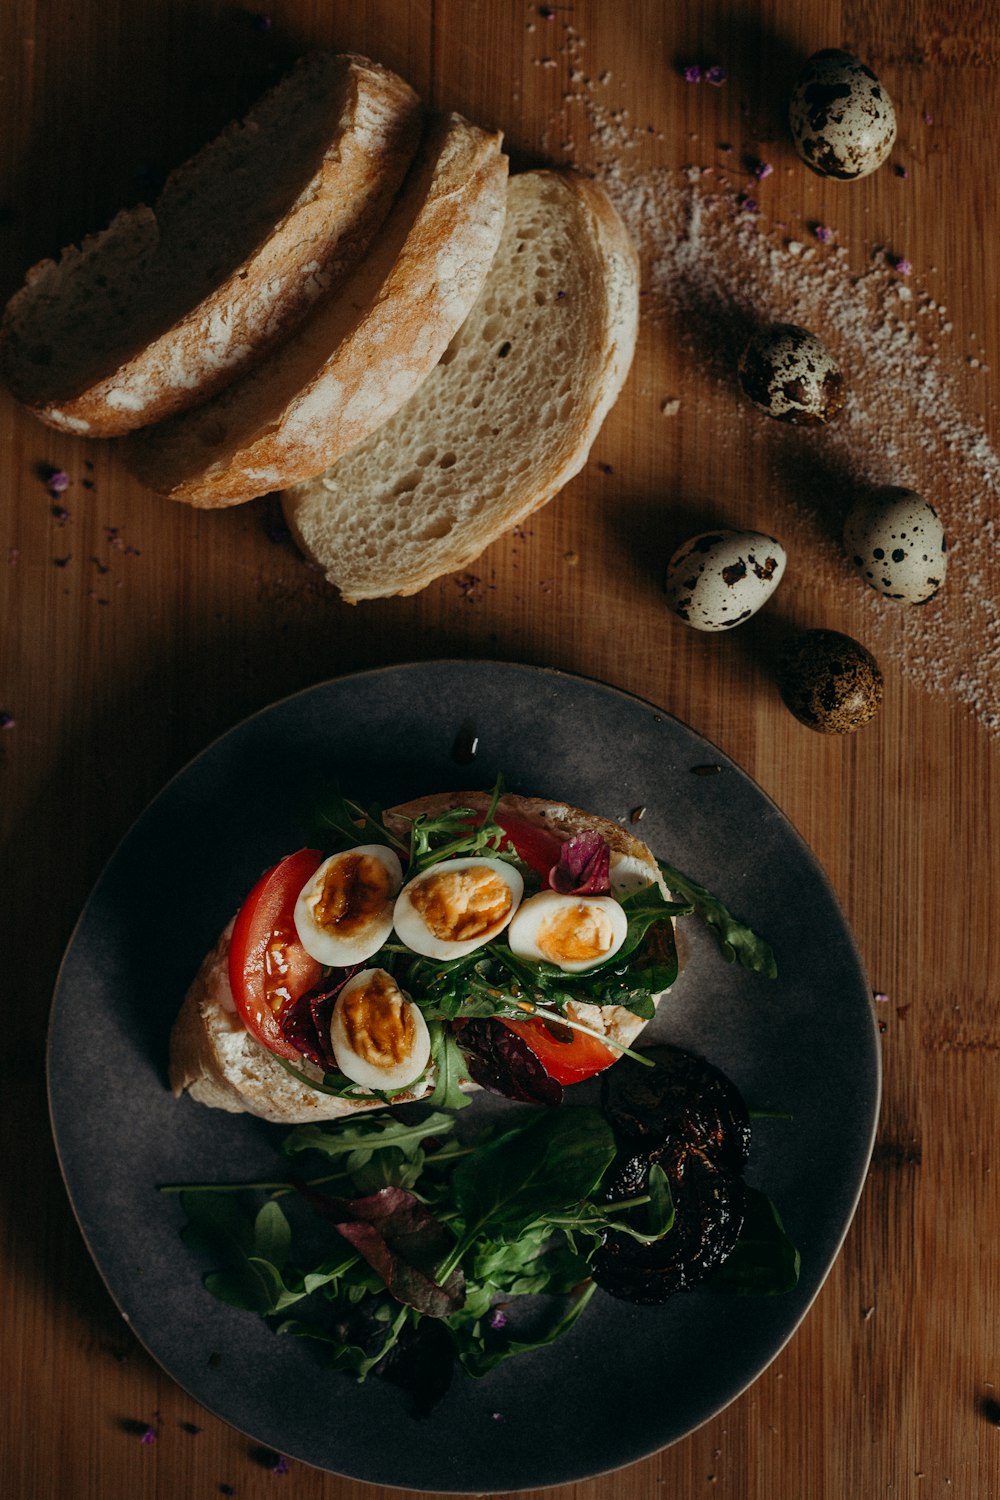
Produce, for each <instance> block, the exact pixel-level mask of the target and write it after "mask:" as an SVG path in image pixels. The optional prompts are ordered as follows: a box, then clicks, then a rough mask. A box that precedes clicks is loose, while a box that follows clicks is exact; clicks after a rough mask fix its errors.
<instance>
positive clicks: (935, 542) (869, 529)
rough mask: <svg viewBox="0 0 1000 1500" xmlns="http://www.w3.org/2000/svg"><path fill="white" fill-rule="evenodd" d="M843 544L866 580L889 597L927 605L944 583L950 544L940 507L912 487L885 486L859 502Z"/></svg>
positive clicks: (848, 521)
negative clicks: (938, 509)
mask: <svg viewBox="0 0 1000 1500" xmlns="http://www.w3.org/2000/svg"><path fill="white" fill-rule="evenodd" d="M844 547H845V550H846V552H847V555H848V557H849V558H851V560H852V562H853V563H854V566H855V567H856V568H857V570H858V572H859V573H860V574H861V577H862V578H863V579H864V580H865V582H866V583H870V584H871V586H872V588H873V589H877V590H878V592H879V593H880V594H884V595H885V597H886V598H887V599H900V600H902V601H903V602H904V603H906V604H925V603H926V602H927V600H928V599H932V598H933V597H934V595H935V594H936V593H937V591H938V589H939V588H940V587H941V585H942V583H943V582H944V575H945V570H946V568H947V565H948V543H947V541H946V539H945V534H944V527H943V526H942V524H941V519H940V517H939V516H938V513H937V511H936V510H935V509H934V507H933V505H931V504H930V502H929V501H927V500H925V499H924V498H923V496H922V495H918V494H916V493H915V492H914V491H913V490H907V489H890V490H882V491H880V492H879V493H877V494H875V495H871V496H866V497H864V498H862V499H860V500H857V501H855V503H854V505H852V506H851V509H850V510H849V511H848V514H847V518H846V520H845V521H844Z"/></svg>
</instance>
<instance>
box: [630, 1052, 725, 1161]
mask: <svg viewBox="0 0 1000 1500" xmlns="http://www.w3.org/2000/svg"><path fill="white" fill-rule="evenodd" d="M643 1055H644V1056H646V1057H649V1058H652V1060H653V1061H654V1062H655V1064H656V1066H655V1068H648V1067H643V1065H642V1064H641V1063H638V1062H635V1061H634V1060H633V1059H632V1058H629V1057H626V1058H623V1059H622V1060H621V1061H620V1062H619V1063H617V1064H616V1065H615V1066H614V1067H613V1068H611V1069H610V1070H609V1071H608V1072H607V1073H606V1074H605V1077H604V1082H603V1089H602V1099H603V1105H604V1112H605V1114H606V1115H607V1117H608V1119H609V1121H610V1122H611V1124H612V1126H613V1128H614V1130H615V1134H616V1135H617V1136H618V1138H619V1140H621V1141H622V1142H623V1143H624V1144H625V1147H626V1149H628V1150H633V1151H637V1152H645V1153H647V1154H651V1155H653V1156H654V1157H655V1156H658V1155H660V1154H661V1153H663V1152H665V1151H666V1152H669V1151H670V1150H671V1149H672V1148H673V1146H674V1145H675V1144H683V1145H685V1146H688V1147H694V1148H696V1149H697V1150H698V1151H700V1152H703V1153H704V1154H705V1156H706V1157H709V1158H710V1159H711V1160H712V1161H713V1162H715V1163H716V1164H717V1165H718V1166H719V1167H724V1168H727V1169H728V1170H730V1171H733V1172H738V1171H740V1170H742V1168H743V1167H744V1166H745V1165H746V1161H747V1157H748V1156H749V1153H750V1119H749V1116H748V1114H747V1108H746V1105H745V1104H744V1102H743V1098H742V1096H741V1094H740V1092H739V1090H738V1089H737V1088H736V1086H735V1084H733V1083H731V1082H730V1080H729V1079H728V1078H727V1077H726V1076H725V1074H724V1073H720V1072H719V1069H718V1068H715V1067H713V1066H712V1064H711V1063H709V1062H706V1061H705V1059H704V1058H703V1057H699V1056H697V1054H695V1053H693V1052H685V1051H683V1050H682V1049H681V1048H680V1047H671V1046H657V1047H647V1048H644V1049H643Z"/></svg>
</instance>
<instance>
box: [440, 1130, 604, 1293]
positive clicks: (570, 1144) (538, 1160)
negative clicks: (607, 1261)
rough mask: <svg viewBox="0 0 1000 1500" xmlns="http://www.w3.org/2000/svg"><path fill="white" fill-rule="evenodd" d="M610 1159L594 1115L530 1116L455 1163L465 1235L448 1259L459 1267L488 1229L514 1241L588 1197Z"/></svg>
mask: <svg viewBox="0 0 1000 1500" xmlns="http://www.w3.org/2000/svg"><path fill="white" fill-rule="evenodd" d="M614 1155H615V1138H614V1133H613V1131H612V1129H611V1126H610V1125H609V1124H608V1122H607V1120H606V1119H605V1118H604V1116H603V1115H602V1114H601V1112H600V1110H597V1109H591V1108H589V1107H586V1106H583V1105H562V1106H560V1108H559V1109H553V1110H545V1111H544V1112H543V1113H541V1114H536V1115H534V1116H533V1117H532V1118H531V1119H530V1120H529V1121H528V1123H527V1124H526V1125H518V1126H515V1127H514V1128H513V1129H512V1130H508V1131H505V1132H504V1134H502V1135H500V1136H498V1137H497V1138H496V1139H495V1140H492V1141H490V1142H488V1143H487V1144H486V1145H485V1146H484V1147H482V1149H481V1150H479V1151H477V1152H475V1154H474V1155H472V1156H468V1157H466V1158H465V1159H464V1161H461V1162H459V1164H458V1166H457V1167H456V1168H455V1172H454V1175H453V1177H452V1188H453V1192H454V1197H455V1202H456V1205H457V1207H458V1211H459V1214H460V1215H461V1217H462V1219H463V1220H464V1224H465V1228H464V1232H463V1234H462V1236H461V1238H460V1240H459V1244H458V1246H457V1248H456V1250H455V1251H453V1252H452V1255H451V1256H450V1257H449V1260H448V1264H449V1265H451V1264H458V1262H459V1260H460V1259H461V1257H462V1255H464V1254H465V1252H466V1250H467V1249H468V1248H469V1247H470V1246H471V1245H472V1244H474V1243H475V1241H476V1239H477V1238H478V1237H479V1236H480V1235H481V1234H483V1233H484V1232H486V1231H487V1230H488V1231H489V1233H490V1235H491V1236H492V1237H493V1238H495V1239H499V1240H504V1241H511V1240H516V1239H517V1237H518V1235H520V1234H522V1233H524V1231H525V1230H527V1229H529V1228H530V1227H531V1226H532V1225H533V1224H534V1223H536V1222H537V1221H538V1220H539V1219H540V1218H542V1217H544V1216H546V1215H548V1214H555V1213H558V1211H559V1209H560V1208H564V1207H567V1206H569V1205H571V1204H573V1203H574V1202H578V1201H579V1200H580V1199H582V1198H586V1197H587V1196H588V1194H590V1193H592V1192H593V1191H594V1189H595V1188H596V1187H597V1184H598V1183H599V1182H600V1180H601V1178H602V1177H603V1176H604V1173H605V1172H606V1171H607V1169H608V1167H609V1166H610V1164H611V1162H612V1161H613V1159H614Z"/></svg>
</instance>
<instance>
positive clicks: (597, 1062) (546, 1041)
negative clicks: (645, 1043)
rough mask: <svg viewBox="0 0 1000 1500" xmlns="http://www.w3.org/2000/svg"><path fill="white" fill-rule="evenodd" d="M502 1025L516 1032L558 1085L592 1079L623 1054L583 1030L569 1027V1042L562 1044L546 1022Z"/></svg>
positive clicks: (507, 1023)
mask: <svg viewBox="0 0 1000 1500" xmlns="http://www.w3.org/2000/svg"><path fill="white" fill-rule="evenodd" d="M503 1024H504V1026H506V1027H507V1028H508V1030H510V1031H513V1032H515V1033H516V1034H517V1035H518V1036H519V1037H520V1038H521V1040H522V1041H523V1042H524V1044H525V1046H526V1047H530V1049H531V1051H532V1052H533V1053H534V1054H535V1056H536V1057H537V1058H538V1061H539V1062H540V1063H541V1065H542V1067H543V1068H544V1069H545V1071H546V1073H548V1075H549V1077H550V1078H554V1079H555V1080H556V1082H557V1083H563V1084H570V1083H582V1082H583V1080H584V1079H585V1078H593V1076H594V1074H595V1073H602V1072H603V1071H604V1069H605V1068H610V1066H611V1064H612V1063H613V1062H617V1061H618V1058H619V1057H620V1055H621V1054H620V1053H619V1052H618V1051H617V1050H616V1049H615V1048H613V1047H606V1046H605V1045H604V1043H603V1042H600V1041H598V1039H597V1038H596V1037H592V1036H586V1035H585V1034H584V1033H583V1032H582V1031H570V1030H569V1029H568V1028H567V1029H566V1032H565V1035H566V1037H567V1040H566V1041H560V1040H559V1038H558V1037H555V1036H553V1034H552V1032H551V1031H550V1030H549V1028H548V1027H547V1026H546V1024H545V1022H544V1021H538V1020H535V1019H532V1020H530V1021H507V1020H505V1021H504V1022H503Z"/></svg>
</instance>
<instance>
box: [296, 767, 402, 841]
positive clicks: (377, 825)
mask: <svg viewBox="0 0 1000 1500" xmlns="http://www.w3.org/2000/svg"><path fill="white" fill-rule="evenodd" d="M316 821H317V824H318V827H319V829H320V831H321V833H322V835H323V836H324V837H323V842H324V844H326V845H328V846H329V847H330V852H331V853H333V854H337V853H339V852H340V850H342V849H353V848H354V847H355V846H356V845H357V844H388V845H389V847H390V848H392V849H395V850H396V851H397V852H398V853H400V854H402V853H405V851H406V844H405V842H404V841H403V840H402V839H400V838H397V836H396V835H395V834H393V833H390V831H389V829H388V828H387V827H386V826H385V821H384V819H383V816H382V809H381V808H380V807H379V806H378V805H377V804H376V803H372V805H371V806H370V807H368V808H364V807H361V806H360V804H359V803H357V802H352V801H351V800H350V799H349V798H347V797H345V796H344V795H343V793H342V792H341V790H340V787H339V786H337V785H336V783H334V784H333V785H332V786H331V787H330V788H329V789H328V791H327V792H326V794H325V796H324V798H323V801H322V802H321V803H320V804H319V806H318V807H317V809H316ZM331 834H332V835H334V837H333V838H332V839H331V837H330V835H331Z"/></svg>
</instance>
